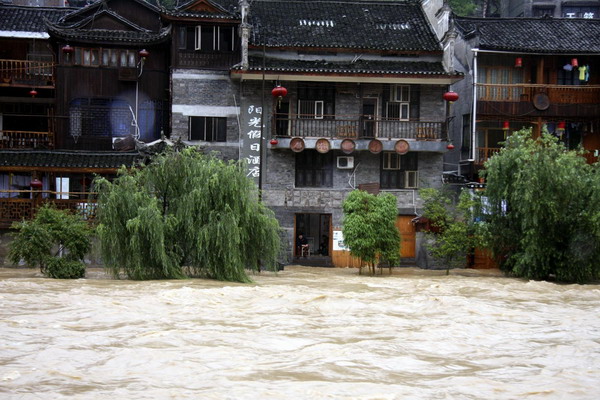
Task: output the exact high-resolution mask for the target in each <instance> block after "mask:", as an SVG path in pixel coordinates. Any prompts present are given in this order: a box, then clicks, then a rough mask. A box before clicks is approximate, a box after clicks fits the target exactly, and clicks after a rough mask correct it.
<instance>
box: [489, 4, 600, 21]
mask: <svg viewBox="0 0 600 400" xmlns="http://www.w3.org/2000/svg"><path fill="white" fill-rule="evenodd" d="M500 16H501V17H508V18H511V17H543V16H549V17H554V18H600V1H599V0H503V1H501V2H500Z"/></svg>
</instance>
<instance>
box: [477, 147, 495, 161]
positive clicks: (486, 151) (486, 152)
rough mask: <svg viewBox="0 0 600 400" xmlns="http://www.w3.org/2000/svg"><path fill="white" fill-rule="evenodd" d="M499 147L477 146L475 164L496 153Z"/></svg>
mask: <svg viewBox="0 0 600 400" xmlns="http://www.w3.org/2000/svg"><path fill="white" fill-rule="evenodd" d="M499 151H500V148H498V147H478V148H477V160H476V163H477V164H483V163H484V162H486V161H487V160H488V159H489V158H490V157H492V156H493V155H494V154H496V153H498V152H499Z"/></svg>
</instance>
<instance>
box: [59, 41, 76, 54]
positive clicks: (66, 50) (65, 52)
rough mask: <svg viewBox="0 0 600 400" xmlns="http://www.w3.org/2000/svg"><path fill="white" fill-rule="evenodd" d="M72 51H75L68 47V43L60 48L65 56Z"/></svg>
mask: <svg viewBox="0 0 600 400" xmlns="http://www.w3.org/2000/svg"><path fill="white" fill-rule="evenodd" d="M74 51H75V49H74V48H73V47H71V46H69V44H68V43H67V44H65V45H64V46H63V47H62V52H63V54H66V55H67V56H68V55H69V54H73V52H74Z"/></svg>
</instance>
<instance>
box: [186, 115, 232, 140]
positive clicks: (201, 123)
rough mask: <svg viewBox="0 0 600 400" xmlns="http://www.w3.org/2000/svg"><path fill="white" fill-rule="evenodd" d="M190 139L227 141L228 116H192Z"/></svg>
mask: <svg viewBox="0 0 600 400" xmlns="http://www.w3.org/2000/svg"><path fill="white" fill-rule="evenodd" d="M189 132H190V140H203V141H205V142H225V141H226V140H227V118H221V117H190V127H189Z"/></svg>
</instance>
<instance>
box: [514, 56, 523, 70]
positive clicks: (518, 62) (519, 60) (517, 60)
mask: <svg viewBox="0 0 600 400" xmlns="http://www.w3.org/2000/svg"><path fill="white" fill-rule="evenodd" d="M522 66H523V59H522V58H521V57H517V58H515V68H521V67H522Z"/></svg>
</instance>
